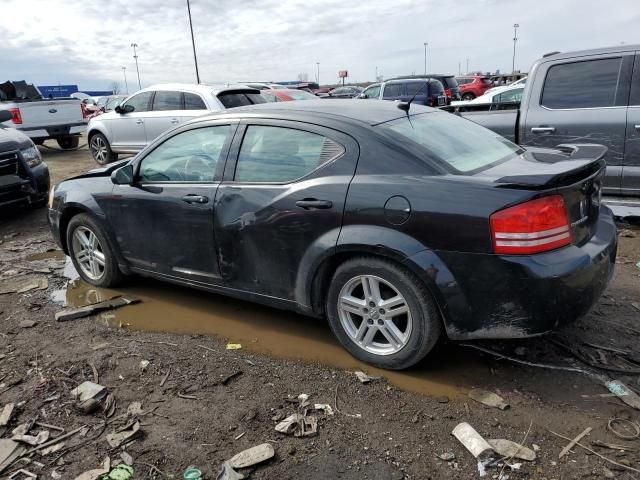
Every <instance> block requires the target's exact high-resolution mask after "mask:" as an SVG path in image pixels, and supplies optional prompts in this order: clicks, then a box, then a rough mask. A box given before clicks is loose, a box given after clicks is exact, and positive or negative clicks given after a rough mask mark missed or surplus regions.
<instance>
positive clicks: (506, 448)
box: [487, 439, 536, 462]
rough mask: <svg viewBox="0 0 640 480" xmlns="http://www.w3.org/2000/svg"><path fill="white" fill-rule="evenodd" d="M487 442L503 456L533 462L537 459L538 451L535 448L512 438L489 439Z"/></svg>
mask: <svg viewBox="0 0 640 480" xmlns="http://www.w3.org/2000/svg"><path fill="white" fill-rule="evenodd" d="M487 442H488V443H489V445H491V447H492V448H493V450H494V451H495V452H496V453H497V454H498V455H500V456H502V457H509V458H519V459H520V460H526V461H528V462H533V461H534V460H535V459H536V453H535V452H534V451H533V450H531V449H529V448H527V447H525V446H524V445H520V444H519V443H516V442H512V441H511V440H505V439H489V440H487Z"/></svg>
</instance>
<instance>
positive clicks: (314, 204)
mask: <svg viewBox="0 0 640 480" xmlns="http://www.w3.org/2000/svg"><path fill="white" fill-rule="evenodd" d="M296 207H300V208H304V209H305V210H311V209H325V210H326V209H327V208H331V207H333V203H332V202H331V201H329V200H316V199H315V198H305V199H304V200H298V201H297V202H296Z"/></svg>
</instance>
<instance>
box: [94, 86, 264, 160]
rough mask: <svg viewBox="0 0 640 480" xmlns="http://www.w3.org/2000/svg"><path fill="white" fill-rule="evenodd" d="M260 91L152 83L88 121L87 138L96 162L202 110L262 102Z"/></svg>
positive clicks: (114, 156) (129, 149) (145, 142)
mask: <svg viewBox="0 0 640 480" xmlns="http://www.w3.org/2000/svg"><path fill="white" fill-rule="evenodd" d="M264 102H265V100H264V98H262V97H261V96H260V91H259V90H256V89H253V88H249V87H247V86H245V85H230V86H212V85H203V84H200V85H191V84H164V85H153V86H151V87H148V88H144V89H142V90H140V91H139V92H136V93H134V94H133V95H131V96H130V97H129V98H127V99H126V100H124V101H123V102H122V103H121V104H120V105H118V106H117V107H116V108H115V109H114V110H113V111H112V112H108V113H104V114H102V115H99V116H97V117H94V118H92V119H91V120H90V121H89V125H88V127H87V139H88V141H89V149H90V150H91V154H92V155H93V158H94V159H95V161H96V162H98V163H99V164H100V165H104V164H107V163H110V162H113V161H115V160H117V159H118V154H119V153H137V152H139V151H140V150H142V149H143V148H144V147H145V146H146V145H148V144H149V143H151V142H152V141H153V140H154V139H155V138H156V137H158V136H159V135H160V134H162V133H164V132H165V131H166V130H168V129H170V128H173V127H176V126H178V125H179V124H181V123H183V122H185V121H187V120H190V119H191V118H193V117H196V116H198V115H202V114H203V113H205V112H207V111H209V112H218V111H222V110H226V109H227V108H233V107H241V106H244V105H252V104H254V103H264Z"/></svg>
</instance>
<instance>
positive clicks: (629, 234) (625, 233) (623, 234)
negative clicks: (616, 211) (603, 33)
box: [618, 228, 636, 238]
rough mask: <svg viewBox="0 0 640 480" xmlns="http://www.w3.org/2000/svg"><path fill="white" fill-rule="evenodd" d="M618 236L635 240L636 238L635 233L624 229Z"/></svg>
mask: <svg viewBox="0 0 640 480" xmlns="http://www.w3.org/2000/svg"><path fill="white" fill-rule="evenodd" d="M618 234H619V235H620V236H621V237H627V238H635V237H636V234H635V232H634V231H633V230H629V229H628V228H624V229H622V230H620V231H619V232H618Z"/></svg>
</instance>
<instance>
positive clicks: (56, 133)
mask: <svg viewBox="0 0 640 480" xmlns="http://www.w3.org/2000/svg"><path fill="white" fill-rule="evenodd" d="M86 129H87V123H86V122H82V123H72V124H69V125H52V126H44V127H37V128H18V130H20V131H21V132H22V133H24V134H25V135H26V136H28V137H29V138H31V139H34V138H36V139H47V138H60V137H67V136H69V135H81V134H82V133H84V132H85V131H86Z"/></svg>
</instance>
